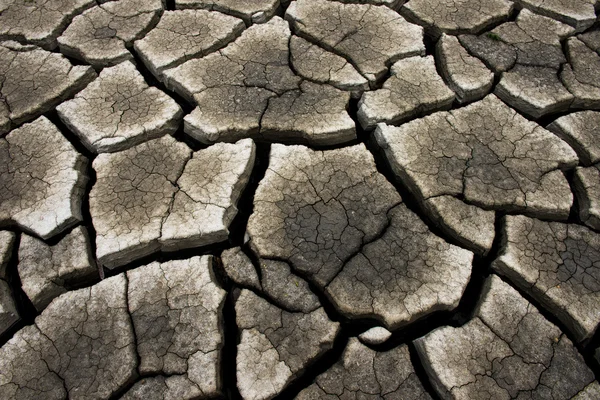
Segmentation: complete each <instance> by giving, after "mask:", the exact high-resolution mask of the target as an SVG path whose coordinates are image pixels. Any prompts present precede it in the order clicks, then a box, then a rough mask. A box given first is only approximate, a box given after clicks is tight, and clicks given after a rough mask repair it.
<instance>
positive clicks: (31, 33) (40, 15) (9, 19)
mask: <svg viewBox="0 0 600 400" xmlns="http://www.w3.org/2000/svg"><path fill="white" fill-rule="evenodd" d="M95 5H96V2H95V1H94V0H35V1H31V0H16V1H10V2H9V1H5V2H2V3H1V4H0V39H17V40H24V41H27V42H29V43H33V44H36V45H38V46H42V47H44V48H45V49H48V50H52V49H54V48H55V47H56V45H57V43H56V38H57V37H58V36H60V34H61V32H62V31H63V30H64V29H65V28H66V26H67V25H68V24H69V22H71V19H72V18H73V17H74V16H75V15H77V14H79V13H81V12H83V11H84V10H85V9H87V8H90V7H93V6H95Z"/></svg>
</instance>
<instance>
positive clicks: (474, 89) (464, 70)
mask: <svg viewBox="0 0 600 400" xmlns="http://www.w3.org/2000/svg"><path fill="white" fill-rule="evenodd" d="M435 51H436V57H437V58H438V59H439V63H440V67H441V68H440V70H441V73H442V76H443V77H444V80H445V81H446V83H447V84H448V86H449V87H450V89H452V90H453V91H454V92H455V93H456V99H457V100H458V101H459V102H460V103H467V102H470V101H473V100H477V99H480V98H482V97H484V96H485V95H486V94H488V93H489V91H490V89H491V88H492V84H493V83H494V74H493V73H492V72H491V71H490V70H489V69H487V68H486V66H485V64H483V63H482V62H481V61H480V60H478V59H477V58H475V57H473V56H471V55H469V53H468V52H467V50H465V48H464V47H462V46H461V44H460V42H459V41H458V39H457V38H456V37H454V36H449V35H446V34H443V35H442V37H441V38H440V39H439V41H438V43H437V45H436V48H435Z"/></svg>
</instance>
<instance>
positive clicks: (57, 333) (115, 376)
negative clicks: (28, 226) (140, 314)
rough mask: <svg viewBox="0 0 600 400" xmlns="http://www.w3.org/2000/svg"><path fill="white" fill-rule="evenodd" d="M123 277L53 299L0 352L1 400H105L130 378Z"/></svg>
mask: <svg viewBox="0 0 600 400" xmlns="http://www.w3.org/2000/svg"><path fill="white" fill-rule="evenodd" d="M136 357H137V356H136V352H135V337H134V334H133V327H132V326H131V320H130V316H129V314H128V312H127V281H126V279H125V277H124V275H118V276H115V277H112V278H108V279H105V280H103V281H102V282H100V283H98V284H97V285H95V286H92V287H91V288H85V289H80V290H76V291H72V292H69V293H65V294H63V295H61V296H60V297H58V298H56V299H55V300H54V301H53V302H52V303H51V304H50V305H49V306H48V307H47V308H46V309H45V310H44V311H43V312H42V314H41V315H40V316H38V317H37V318H36V320H35V325H31V326H27V327H25V328H23V329H21V330H20V331H19V332H17V333H16V334H15V336H13V338H12V339H10V340H9V341H8V343H7V344H6V345H4V346H3V347H2V348H0V371H1V372H0V376H1V378H2V379H0V397H1V398H4V399H14V398H19V399H21V398H22V399H32V400H33V399H40V398H43V399H64V398H66V397H67V393H68V398H70V399H76V400H81V399H107V398H109V397H110V396H112V395H113V394H114V393H115V392H117V391H118V390H119V389H121V388H123V387H124V386H125V385H126V384H128V383H129V382H131V381H132V380H133V378H134V377H135V375H136V365H137V358H136Z"/></svg>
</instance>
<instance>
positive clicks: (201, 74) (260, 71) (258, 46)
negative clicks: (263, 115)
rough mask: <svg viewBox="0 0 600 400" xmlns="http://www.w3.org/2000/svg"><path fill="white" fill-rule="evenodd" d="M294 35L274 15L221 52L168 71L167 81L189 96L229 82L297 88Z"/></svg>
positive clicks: (276, 88)
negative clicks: (293, 64)
mask: <svg viewBox="0 0 600 400" xmlns="http://www.w3.org/2000/svg"><path fill="white" fill-rule="evenodd" d="M290 37H291V32H290V29H289V26H288V23H287V22H286V21H284V20H282V19H281V18H279V17H274V18H273V19H271V20H270V21H269V22H268V23H266V24H263V25H254V26H251V27H250V28H248V29H246V30H245V31H244V32H243V33H242V35H241V36H240V37H238V38H237V39H236V40H235V41H234V42H232V43H230V44H229V45H228V46H227V47H225V48H224V49H222V50H220V51H219V52H218V53H213V54H209V55H208V56H206V57H203V58H198V59H193V60H189V61H187V62H185V63H184V64H182V65H180V66H179V67H177V68H172V69H170V70H168V71H165V73H164V74H165V77H166V84H167V86H169V87H170V88H172V89H173V90H175V91H177V92H178V93H180V94H181V95H182V96H184V97H186V98H187V99H189V100H193V99H194V94H200V93H201V92H203V91H204V90H207V89H217V88H218V87H226V86H240V87H247V88H261V89H264V90H267V91H269V92H275V93H277V94H283V93H285V92H286V91H288V90H293V89H297V88H298V85H299V83H300V81H301V79H300V78H299V77H297V76H296V75H294V72H293V71H292V70H291V69H290V67H289V65H288V63H289V47H288V44H289V41H290ZM267 66H268V68H267ZM253 101H254V100H253Z"/></svg>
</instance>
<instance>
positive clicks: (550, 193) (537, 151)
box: [375, 95, 578, 219]
mask: <svg viewBox="0 0 600 400" xmlns="http://www.w3.org/2000/svg"><path fill="white" fill-rule="evenodd" d="M375 135H376V138H377V140H378V143H379V144H380V146H381V147H382V148H383V149H384V151H385V153H386V155H387V158H388V161H389V163H390V165H391V167H392V169H393V171H394V173H395V174H396V175H397V176H398V177H399V178H400V179H403V180H404V181H405V182H407V183H408V185H409V188H410V189H411V190H412V191H413V192H414V193H415V194H416V195H417V197H418V198H421V199H423V200H427V199H429V198H431V197H435V196H440V195H452V196H459V195H463V196H464V198H465V200H467V201H468V202H469V203H471V204H476V205H478V206H481V207H482V208H484V209H493V210H519V211H521V212H525V213H528V214H532V215H540V216H546V217H552V218H563V219H566V218H567V217H568V215H569V210H570V207H571V204H572V202H573V195H572V193H571V189H570V187H569V184H568V182H567V180H566V178H565V177H564V175H563V174H562V171H561V169H568V168H572V167H574V166H575V165H577V161H578V160H577V156H576V154H575V152H574V151H573V149H571V147H570V146H569V145H568V144H567V143H565V142H563V141H562V140H560V139H559V138H558V137H557V136H556V135H554V134H552V133H551V132H548V131H547V130H545V129H544V128H542V127H541V126H539V125H537V124H536V123H534V122H531V121H528V120H526V119H525V118H523V117H521V116H520V115H519V114H517V113H516V112H515V111H514V110H512V109H511V108H509V107H508V106H506V105H505V104H504V103H502V102H501V101H500V100H499V99H498V98H497V97H495V96H493V95H490V96H488V97H486V98H485V99H483V100H482V101H479V102H477V103H473V104H471V105H469V106H467V107H464V108H461V109H458V110H454V111H449V112H439V113H436V114H433V115H430V116H428V117H425V118H422V119H418V120H415V121H411V122H409V123H407V124H404V125H402V126H400V127H392V126H387V125H385V124H380V125H379V126H378V128H377V130H376V132H375Z"/></svg>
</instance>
